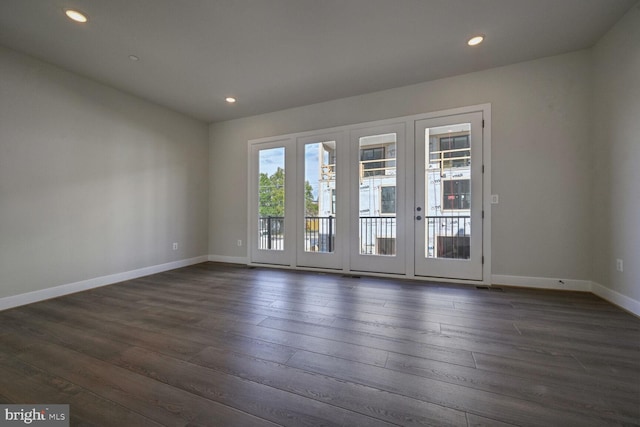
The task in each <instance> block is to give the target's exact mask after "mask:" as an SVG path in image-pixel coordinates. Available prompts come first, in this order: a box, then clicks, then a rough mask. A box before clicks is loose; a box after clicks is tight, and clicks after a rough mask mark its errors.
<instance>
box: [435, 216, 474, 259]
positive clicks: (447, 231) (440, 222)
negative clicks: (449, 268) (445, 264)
mask: <svg viewBox="0 0 640 427" xmlns="http://www.w3.org/2000/svg"><path fill="white" fill-rule="evenodd" d="M425 220H426V221H427V224H426V226H427V258H454V259H469V257H470V243H471V217H470V216H427V217H425Z"/></svg>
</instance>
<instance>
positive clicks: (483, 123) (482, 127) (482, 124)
mask: <svg viewBox="0 0 640 427" xmlns="http://www.w3.org/2000/svg"><path fill="white" fill-rule="evenodd" d="M482 129H484V119H482Z"/></svg>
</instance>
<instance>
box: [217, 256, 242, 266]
mask: <svg viewBox="0 0 640 427" xmlns="http://www.w3.org/2000/svg"><path fill="white" fill-rule="evenodd" d="M208 260H209V261H212V262H226V263H228V264H242V265H247V264H249V258H247V257H239V256H224V255H209V258H208Z"/></svg>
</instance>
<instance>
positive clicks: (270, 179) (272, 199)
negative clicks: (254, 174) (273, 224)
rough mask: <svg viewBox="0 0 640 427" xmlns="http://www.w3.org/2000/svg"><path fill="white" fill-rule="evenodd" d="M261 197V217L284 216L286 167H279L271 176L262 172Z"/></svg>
mask: <svg viewBox="0 0 640 427" xmlns="http://www.w3.org/2000/svg"><path fill="white" fill-rule="evenodd" d="M259 197H260V208H259V211H260V212H259V213H260V216H261V217H268V216H274V217H283V216H284V169H282V168H278V170H276V171H275V172H274V173H273V175H271V176H268V175H267V174H266V173H261V174H260V182H259Z"/></svg>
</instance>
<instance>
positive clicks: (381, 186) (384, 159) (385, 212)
mask: <svg viewBox="0 0 640 427" xmlns="http://www.w3.org/2000/svg"><path fill="white" fill-rule="evenodd" d="M396 143H397V135H396V134H395V133H387V134H382V135H370V136H364V137H361V138H359V141H358V144H359V156H358V157H359V159H360V160H359V165H358V181H359V192H358V198H359V201H358V206H359V227H358V230H359V234H358V235H359V250H360V254H361V255H380V256H395V255H396V151H397V150H396Z"/></svg>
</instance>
